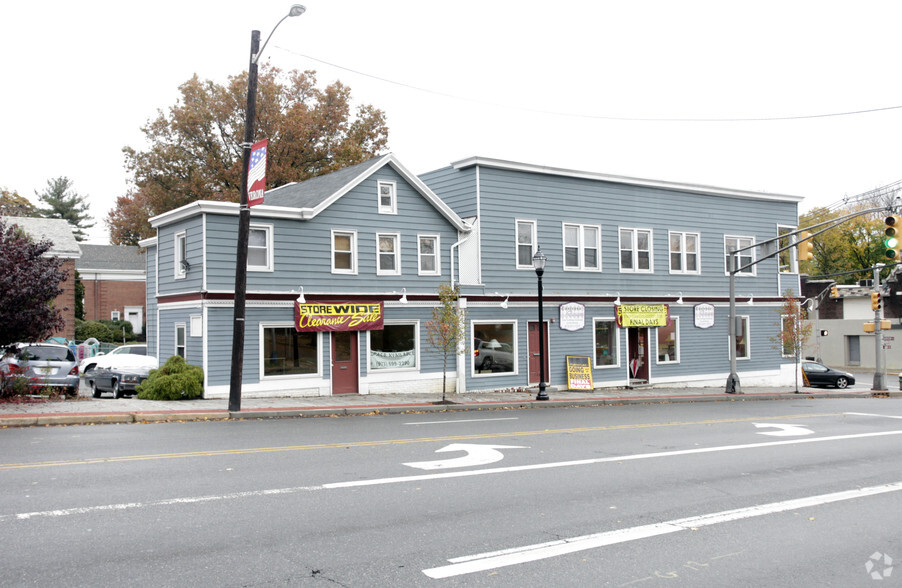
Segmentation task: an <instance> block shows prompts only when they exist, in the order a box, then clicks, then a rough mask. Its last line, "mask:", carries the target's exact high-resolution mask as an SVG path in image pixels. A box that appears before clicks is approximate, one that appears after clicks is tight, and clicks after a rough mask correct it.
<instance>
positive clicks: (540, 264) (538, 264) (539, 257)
mask: <svg viewBox="0 0 902 588" xmlns="http://www.w3.org/2000/svg"><path fill="white" fill-rule="evenodd" d="M546 261H548V258H547V257H545V254H544V253H542V248H541V247H536V253H535V255H533V256H532V267H534V268H535V269H536V276H537V277H538V279H539V394H538V395H537V396H536V400H548V394H546V393H545V319H544V317H543V316H542V274H544V273H545V262H546Z"/></svg>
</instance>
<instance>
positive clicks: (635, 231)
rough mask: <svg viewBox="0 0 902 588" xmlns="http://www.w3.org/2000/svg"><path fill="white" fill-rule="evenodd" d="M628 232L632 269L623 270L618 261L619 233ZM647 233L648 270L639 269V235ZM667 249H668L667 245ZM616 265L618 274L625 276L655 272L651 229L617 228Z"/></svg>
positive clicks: (619, 252) (653, 241)
mask: <svg viewBox="0 0 902 588" xmlns="http://www.w3.org/2000/svg"><path fill="white" fill-rule="evenodd" d="M623 231H630V232H632V234H633V248H632V249H631V250H630V251H631V252H632V257H633V267H632V268H624V267H623V262H622V260H621V259H620V254H621V253H622V252H623V249H621V247H620V233H621V232H623ZM640 232H644V233H648V269H639V233H640ZM667 249H668V250H669V249H670V244H669V243H668V245H667ZM617 263H618V264H620V272H621V273H625V274H653V273H654V272H655V233H654V231H653V230H652V229H646V228H641V227H618V229H617Z"/></svg>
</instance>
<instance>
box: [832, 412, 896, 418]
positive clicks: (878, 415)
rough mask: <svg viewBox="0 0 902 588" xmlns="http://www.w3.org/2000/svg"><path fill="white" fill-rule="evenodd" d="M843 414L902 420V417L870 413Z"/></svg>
mask: <svg viewBox="0 0 902 588" xmlns="http://www.w3.org/2000/svg"><path fill="white" fill-rule="evenodd" d="M843 414H852V415H856V416H874V417H883V418H885V419H902V416H893V415H889V414H871V413H869V412H844V413H843Z"/></svg>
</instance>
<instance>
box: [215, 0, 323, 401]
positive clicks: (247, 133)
mask: <svg viewBox="0 0 902 588" xmlns="http://www.w3.org/2000/svg"><path fill="white" fill-rule="evenodd" d="M305 10H306V8H304V7H303V6H302V5H300V4H294V5H292V6H291V9H290V10H289V11H288V14H286V15H285V16H283V17H282V20H280V21H279V22H277V23H276V26H274V27H273V28H272V32H270V33H269V36H268V37H266V42H264V43H263V48H262V49H261V48H260V31H251V61H250V65H249V66H248V70H247V109H246V110H245V118H244V143H242V144H241V147H242V148H243V154H242V164H241V170H242V171H241V203H240V207H239V210H238V249H237V255H236V256H235V257H236V259H235V315H234V316H235V318H234V325H233V327H232V371H231V376H230V380H229V411H230V412H238V411H240V410H241V378H242V372H243V370H242V368H243V362H244V317H245V307H246V303H247V245H248V238H249V236H250V225H251V209H250V206H249V205H248V199H247V174H248V169H249V168H250V161H251V146H252V145H253V143H254V125H255V122H256V116H257V62H259V61H260V54H261V53H262V52H263V49H265V48H266V44H267V43H269V40H270V39H271V38H272V34H273V33H274V32H276V29H277V28H279V25H280V24H282V21H283V20H285V19H286V18H288V17H289V16H300V15H302V14H304V11H305Z"/></svg>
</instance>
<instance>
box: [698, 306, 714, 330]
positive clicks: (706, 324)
mask: <svg viewBox="0 0 902 588" xmlns="http://www.w3.org/2000/svg"><path fill="white" fill-rule="evenodd" d="M694 310H695V326H696V327H698V328H699V329H710V328H711V327H713V326H714V305H713V304H707V303H703V304H696V305H695V307H694Z"/></svg>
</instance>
